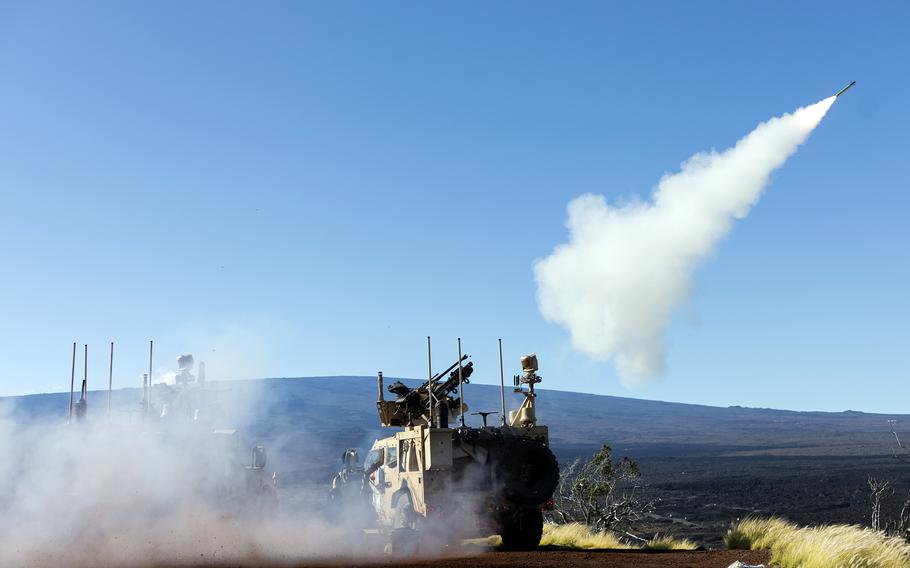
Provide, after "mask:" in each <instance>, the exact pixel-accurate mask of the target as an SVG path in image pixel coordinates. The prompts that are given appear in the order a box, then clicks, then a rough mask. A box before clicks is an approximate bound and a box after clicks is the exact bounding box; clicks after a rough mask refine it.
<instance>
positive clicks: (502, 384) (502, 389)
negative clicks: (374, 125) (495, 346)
mask: <svg viewBox="0 0 910 568" xmlns="http://www.w3.org/2000/svg"><path fill="white" fill-rule="evenodd" d="M499 401H500V402H501V403H502V413H501V414H500V415H499V417H500V418H501V419H502V425H503V426H505V425H506V379H505V375H504V374H503V371H502V338H501V337H500V338H499Z"/></svg>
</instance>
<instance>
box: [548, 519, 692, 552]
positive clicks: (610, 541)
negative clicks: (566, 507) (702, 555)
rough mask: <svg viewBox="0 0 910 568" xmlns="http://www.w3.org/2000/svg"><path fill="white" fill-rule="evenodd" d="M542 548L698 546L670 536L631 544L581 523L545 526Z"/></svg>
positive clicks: (584, 548) (646, 548)
mask: <svg viewBox="0 0 910 568" xmlns="http://www.w3.org/2000/svg"><path fill="white" fill-rule="evenodd" d="M540 546H559V547H562V548H576V549H580V550H633V549H642V550H696V549H697V548H698V546H697V545H696V544H695V543H693V542H692V541H689V540H676V539H674V538H672V537H669V536H655V537H654V538H653V539H651V540H649V541H647V542H645V543H643V544H637V543H636V544H629V543H628V542H625V541H623V540H621V539H620V538H619V537H617V536H616V535H615V534H614V533H612V532H610V531H600V532H595V531H593V530H591V527H589V526H587V525H583V524H581V523H568V524H564V525H556V524H551V523H547V524H545V525H544V526H543V538H541V539H540Z"/></svg>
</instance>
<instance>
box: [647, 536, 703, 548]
mask: <svg viewBox="0 0 910 568" xmlns="http://www.w3.org/2000/svg"><path fill="white" fill-rule="evenodd" d="M642 548H644V549H645V550H698V545H697V544H695V543H694V542H692V541H691V540H688V539H682V540H676V539H675V538H673V537H669V536H660V535H658V536H655V537H654V538H652V539H651V540H649V541H648V542H646V543H644V544H643V545H642Z"/></svg>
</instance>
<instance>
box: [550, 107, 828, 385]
mask: <svg viewBox="0 0 910 568" xmlns="http://www.w3.org/2000/svg"><path fill="white" fill-rule="evenodd" d="M835 98H836V97H829V98H827V99H824V100H822V101H819V102H817V103H815V104H813V105H810V106H807V107H803V108H800V109H797V110H796V111H795V112H793V113H792V114H784V115H783V116H779V117H776V118H772V119H770V120H768V121H767V122H764V123H762V124H759V125H758V126H757V127H756V128H755V130H753V131H752V132H750V133H749V134H747V135H746V136H745V137H743V138H742V139H741V140H739V141H738V142H737V143H736V145H735V146H733V147H732V148H729V149H727V150H725V151H723V152H720V153H717V152H714V151H711V152H708V153H699V154H696V155H694V156H692V157H691V158H689V160H687V161H686V162H684V163H683V164H682V167H681V169H680V171H679V172H678V173H675V174H672V175H666V176H664V177H663V178H662V179H661V180H660V182H659V183H658V184H657V187H656V188H655V190H654V192H653V194H652V196H651V199H650V200H649V201H647V202H644V203H632V204H629V205H623V206H620V207H613V206H608V205H607V201H606V199H605V198H604V196H602V195H593V194H586V195H582V196H579V197H577V198H575V199H573V200H572V201H571V202H570V203H569V206H568V220H567V221H566V226H567V227H568V229H569V242H568V243H565V244H561V245H559V246H557V247H556V248H555V249H554V250H553V252H552V254H550V256H548V257H546V258H544V259H542V260H539V261H538V262H536V263H535V266H534V275H535V278H536V280H537V302H538V306H539V308H540V311H541V314H542V315H543V316H544V318H545V319H547V320H548V321H551V322H554V323H557V324H560V325H562V326H563V327H565V328H566V329H568V330H569V332H570V334H571V337H572V344H573V345H574V347H575V348H576V349H578V350H580V351H582V352H584V353H585V354H587V355H589V356H590V357H592V358H594V359H597V360H608V359H611V358H613V359H614V361H615V364H616V366H617V368H618V370H619V372H620V376H621V378H622V380H623V382H624V383H625V384H627V385H633V384H636V383H638V382H639V381H641V380H643V379H646V378H649V377H654V376H656V375H659V374H661V373H662V372H663V370H664V366H665V357H666V346H665V344H664V335H665V329H666V326H667V322H668V320H669V318H670V316H671V315H672V313H673V311H674V310H675V309H676V307H677V306H679V305H680V304H681V303H682V302H684V301H685V300H686V299H687V298H688V297H689V295H690V293H691V290H692V285H693V273H694V271H695V270H696V269H697V268H698V267H699V265H700V264H701V263H702V261H703V260H704V259H705V258H706V257H707V256H708V255H709V254H711V252H712V251H713V250H714V247H715V245H716V244H717V242H718V241H720V240H721V239H722V238H723V237H724V236H725V235H726V234H727V233H728V232H729V231H730V228H731V226H732V224H733V221H734V220H735V219H740V218H743V217H745V216H746V215H748V213H749V209H750V208H751V207H752V205H754V204H755V203H756V202H757V201H758V199H759V197H760V196H761V193H762V191H763V190H764V188H765V186H766V185H767V183H768V177H769V176H770V174H771V173H772V172H773V171H774V170H776V169H778V168H779V167H781V166H782V165H783V164H784V162H786V161H787V158H789V157H790V156H792V155H793V154H794V153H795V152H796V150H797V149H798V148H799V146H800V145H801V144H802V143H803V142H805V141H806V139H807V138H808V137H809V134H811V133H812V131H813V130H814V129H815V127H816V126H818V124H819V123H820V122H821V120H822V118H823V117H824V116H825V113H827V111H828V109H829V108H831V105H832V104H834V100H835Z"/></svg>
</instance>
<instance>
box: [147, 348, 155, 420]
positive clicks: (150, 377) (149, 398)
mask: <svg viewBox="0 0 910 568" xmlns="http://www.w3.org/2000/svg"><path fill="white" fill-rule="evenodd" d="M154 348H155V342H154V341H153V340H149V380H148V389H149V390H148V393H149V394H148V396H147V397H145V415H146V417H147V416H148V415H149V412H151V410H152V353H153V351H154Z"/></svg>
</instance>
